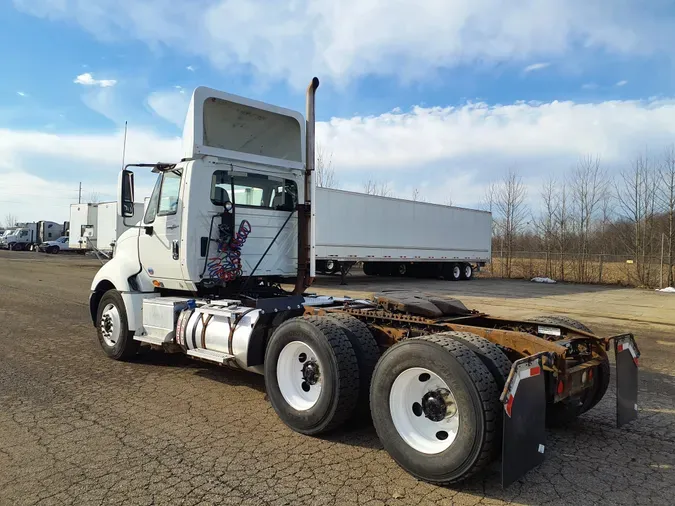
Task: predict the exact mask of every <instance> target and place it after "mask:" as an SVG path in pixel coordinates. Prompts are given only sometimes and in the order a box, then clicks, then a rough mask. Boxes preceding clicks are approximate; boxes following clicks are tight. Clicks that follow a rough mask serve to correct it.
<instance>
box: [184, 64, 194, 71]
mask: <svg viewBox="0 0 675 506" xmlns="http://www.w3.org/2000/svg"><path fill="white" fill-rule="evenodd" d="M185 68H186V69H187V70H189V71H190V72H194V71H195V68H194V67H193V66H192V65H188V66H187V67H185Z"/></svg>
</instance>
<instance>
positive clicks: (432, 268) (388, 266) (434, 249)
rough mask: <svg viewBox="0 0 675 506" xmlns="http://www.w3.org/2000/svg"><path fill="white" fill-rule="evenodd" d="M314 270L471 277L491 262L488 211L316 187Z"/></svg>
mask: <svg viewBox="0 0 675 506" xmlns="http://www.w3.org/2000/svg"><path fill="white" fill-rule="evenodd" d="M315 207H316V227H315V229H316V258H317V264H316V268H317V270H318V271H319V272H324V273H328V274H333V273H335V272H338V271H342V272H343V273H344V272H345V271H347V270H349V269H350V268H351V266H352V265H354V264H355V263H356V262H362V263H363V271H364V273H365V274H366V275H369V276H413V277H433V278H437V277H442V278H445V279H449V280H452V281H457V280H468V279H471V278H472V277H473V274H474V271H476V270H477V269H480V268H481V267H483V266H484V265H485V264H486V263H487V262H489V261H490V254H491V242H492V215H491V214H490V213H489V212H485V211H478V210H474V209H465V208H460V207H453V206H443V205H439V204H430V203H427V202H413V201H411V200H404V199H396V198H389V197H380V196H377V195H365V194H363V193H355V192H348V191H343V190H335V189H329V188H317V189H316V204H315Z"/></svg>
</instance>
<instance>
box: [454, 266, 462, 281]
mask: <svg viewBox="0 0 675 506" xmlns="http://www.w3.org/2000/svg"><path fill="white" fill-rule="evenodd" d="M461 273H462V271H461V270H459V267H458V266H457V265H455V266H454V267H453V268H452V277H453V278H455V279H459V275H460V274H461Z"/></svg>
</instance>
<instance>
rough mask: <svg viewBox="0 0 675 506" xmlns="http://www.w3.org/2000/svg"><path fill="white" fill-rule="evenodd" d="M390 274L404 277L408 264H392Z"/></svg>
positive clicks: (406, 273)
mask: <svg viewBox="0 0 675 506" xmlns="http://www.w3.org/2000/svg"><path fill="white" fill-rule="evenodd" d="M391 274H392V276H396V277H401V278H402V277H405V276H407V275H408V265H407V264H404V263H399V264H394V265H393V268H392V270H391Z"/></svg>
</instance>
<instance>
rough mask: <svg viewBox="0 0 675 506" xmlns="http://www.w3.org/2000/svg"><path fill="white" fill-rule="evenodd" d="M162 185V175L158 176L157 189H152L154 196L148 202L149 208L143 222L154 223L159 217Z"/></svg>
mask: <svg viewBox="0 0 675 506" xmlns="http://www.w3.org/2000/svg"><path fill="white" fill-rule="evenodd" d="M161 185H162V174H160V175H159V176H157V182H156V183H155V187H154V188H153V189H152V195H150V200H148V207H147V208H146V209H145V218H144V219H143V221H144V222H145V223H147V224H150V223H154V221H155V217H156V216H157V202H159V189H160V187H161Z"/></svg>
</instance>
